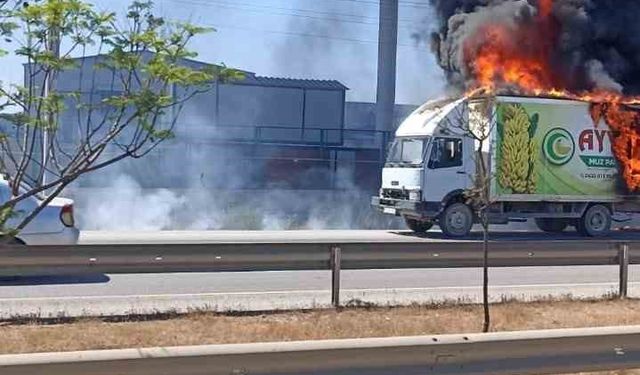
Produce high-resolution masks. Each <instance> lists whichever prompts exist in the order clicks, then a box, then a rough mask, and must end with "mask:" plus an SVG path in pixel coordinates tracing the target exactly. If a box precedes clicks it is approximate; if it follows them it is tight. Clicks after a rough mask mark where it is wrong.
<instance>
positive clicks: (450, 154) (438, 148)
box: [423, 137, 469, 202]
mask: <svg viewBox="0 0 640 375" xmlns="http://www.w3.org/2000/svg"><path fill="white" fill-rule="evenodd" d="M463 154H464V148H463V140H462V138H456V137H435V138H434V139H433V141H432V142H431V149H430V152H429V154H428V160H427V168H426V170H425V174H424V184H423V186H424V192H423V200H424V201H427V202H441V201H442V200H443V199H444V198H445V197H446V195H447V194H449V193H450V192H452V191H456V190H460V189H465V188H466V187H467V186H468V185H469V181H468V180H469V177H468V176H467V173H466V172H465V166H464V162H463V161H464V155H463Z"/></svg>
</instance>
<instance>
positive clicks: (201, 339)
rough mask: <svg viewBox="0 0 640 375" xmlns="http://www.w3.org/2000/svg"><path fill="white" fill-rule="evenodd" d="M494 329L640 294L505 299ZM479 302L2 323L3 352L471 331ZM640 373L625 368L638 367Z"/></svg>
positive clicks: (582, 314)
mask: <svg viewBox="0 0 640 375" xmlns="http://www.w3.org/2000/svg"><path fill="white" fill-rule="evenodd" d="M492 314H493V315H492V317H493V325H492V326H493V330H495V331H514V330H529V329H546V328H572V327H594V326H611V325H634V324H640V301H634V300H629V301H600V302H569V301H567V302H555V303H547V302H538V303H528V304H525V303H505V304H500V305H496V306H493V308H492ZM481 316H482V315H481V309H480V307H478V306H457V307H456V306H449V307H439V308H438V307H409V308H374V309H345V310H342V311H313V312H291V313H275V314H266V315H258V316H224V315H215V314H205V313H199V314H192V315H186V316H180V317H176V318H174V319H166V320H151V321H138V322H117V323H113V322H105V321H99V320H83V321H78V322H73V323H66V324H37V323H34V324H21V325H13V324H6V325H4V326H0V353H27V352H48V351H71V350H89V349H113V348H129V347H151V346H179V345H200V344H222V343H244V342H265V341H290V340H316V339H330V338H356V337H382V336H410V335H428V334H443V333H463V332H464V333H471V332H477V331H478V329H479V328H480V327H481ZM632 373H638V374H640V372H620V373H619V374H620V375H622V374H625V375H626V374H632Z"/></svg>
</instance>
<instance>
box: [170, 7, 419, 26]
mask: <svg viewBox="0 0 640 375" xmlns="http://www.w3.org/2000/svg"><path fill="white" fill-rule="evenodd" d="M169 1H172V2H174V3H183V4H192V5H198V6H205V7H211V6H212V5H217V6H219V7H223V8H229V9H238V10H242V11H247V12H254V13H261V14H272V15H279V16H287V17H302V18H308V19H317V20H325V21H338V22H345V23H354V24H363V25H371V26H378V18H376V17H369V16H363V15H357V14H348V13H336V12H324V11H318V10H310V9H297V8H285V7H276V6H265V5H258V4H254V3H242V2H234V3H229V2H224V1H215V0H208V1H202V0H200V1H198V0H169ZM243 7H249V8H257V9H247V8H243ZM258 9H266V10H272V9H275V10H284V11H289V12H301V13H311V14H320V15H329V16H338V17H350V18H355V19H342V18H335V17H320V16H311V15H307V14H296V13H288V12H287V13H282V12H273V11H270V12H269V11H264V10H258ZM358 19H359V20H358ZM363 20H371V22H366V21H363ZM401 21H403V22H404V23H413V24H415V25H416V26H418V25H419V24H421V22H420V21H416V20H410V19H403V20H401ZM400 27H401V28H406V29H414V28H412V27H409V26H404V25H403V26H400Z"/></svg>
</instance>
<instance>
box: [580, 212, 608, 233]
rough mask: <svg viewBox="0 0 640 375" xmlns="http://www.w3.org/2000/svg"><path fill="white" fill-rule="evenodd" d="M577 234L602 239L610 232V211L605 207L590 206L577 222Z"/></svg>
mask: <svg viewBox="0 0 640 375" xmlns="http://www.w3.org/2000/svg"><path fill="white" fill-rule="evenodd" d="M576 229H578V232H579V233H580V234H581V235H583V236H587V237H603V236H606V235H608V234H609V231H610V230H611V211H609V209H608V208H607V207H606V206H603V205H601V204H597V205H595V206H591V207H589V208H588V209H587V211H586V212H585V213H584V215H582V218H581V219H579V220H578V225H577V226H576Z"/></svg>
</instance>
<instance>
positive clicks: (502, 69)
mask: <svg viewBox="0 0 640 375" xmlns="http://www.w3.org/2000/svg"><path fill="white" fill-rule="evenodd" d="M553 6H554V2H553V0H539V1H538V13H537V15H536V16H535V18H534V19H533V20H531V21H530V22H520V23H517V24H516V25H512V24H502V23H490V24H485V25H482V26H480V27H479V28H478V29H477V32H476V33H474V35H473V36H472V37H469V38H467V39H466V40H465V43H464V45H463V53H464V55H463V58H464V61H465V64H466V66H467V69H468V70H469V73H470V74H471V75H472V76H473V78H474V80H473V82H474V85H473V86H471V87H469V91H468V92H467V95H469V96H476V95H487V94H489V95H491V94H496V93H497V92H502V91H507V92H511V93H514V92H515V93H517V94H522V95H529V96H544V97H551V98H560V99H572V100H580V101H585V102H589V103H591V106H590V113H591V118H592V119H593V122H594V125H595V126H598V124H600V123H601V122H602V121H604V122H605V123H606V124H607V125H608V126H609V128H610V129H611V131H612V147H613V153H614V155H615V157H616V159H617V160H618V162H619V164H620V167H621V172H622V176H623V179H624V181H625V183H626V185H627V188H628V189H629V190H630V191H631V192H635V191H640V110H635V109H633V108H631V107H629V105H633V104H640V97H629V96H624V95H622V94H620V93H617V92H609V91H603V90H591V91H588V92H575V91H574V90H572V89H571V87H572V85H571V84H570V83H569V81H568V79H570V78H572V77H567V75H566V74H563V72H558V71H556V70H555V69H554V64H553V62H552V56H553V52H554V51H556V50H557V46H558V38H559V35H560V32H559V26H558V25H559V24H558V22H557V21H556V19H555V18H554V15H553Z"/></svg>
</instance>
